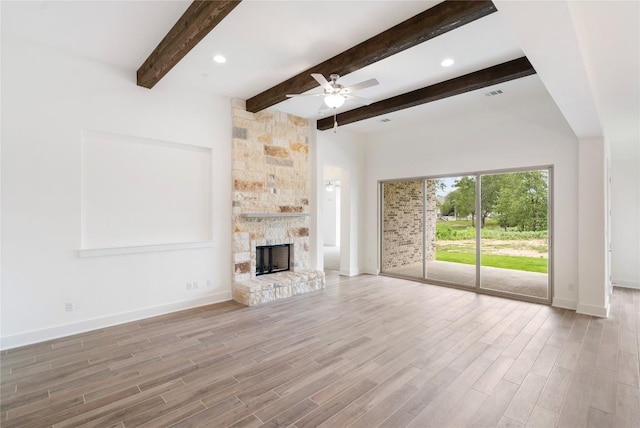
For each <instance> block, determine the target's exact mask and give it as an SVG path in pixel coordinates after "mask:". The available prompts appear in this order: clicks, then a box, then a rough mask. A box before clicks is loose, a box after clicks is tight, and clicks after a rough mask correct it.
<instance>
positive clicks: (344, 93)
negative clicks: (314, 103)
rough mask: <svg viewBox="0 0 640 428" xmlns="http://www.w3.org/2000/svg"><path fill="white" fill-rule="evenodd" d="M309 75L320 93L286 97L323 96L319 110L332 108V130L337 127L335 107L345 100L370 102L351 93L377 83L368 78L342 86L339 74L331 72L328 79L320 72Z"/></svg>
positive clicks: (340, 105)
mask: <svg viewBox="0 0 640 428" xmlns="http://www.w3.org/2000/svg"><path fill="white" fill-rule="evenodd" d="M311 77H313V78H314V79H315V80H316V82H318V83H319V84H320V87H321V88H322V93H315V94H290V95H287V97H290V98H291V97H319V96H321V97H323V101H324V103H323V105H322V106H321V107H320V110H324V107H325V106H326V107H328V108H330V109H333V117H334V126H333V132H336V130H337V128H338V122H337V121H336V120H335V118H336V109H339V108H340V107H342V106H343V105H344V103H345V101H347V100H351V101H355V102H357V103H359V104H364V105H369V104H371V103H372V100H369V99H366V98H362V97H357V96H355V95H352V93H353V92H355V91H359V90H361V89H365V88H369V87H371V86H375V85H377V84H378V80H376V79H369V80H365V81H363V82H360V83H356V84H355V85H351V86H347V87H344V86H343V85H341V84H339V83H338V79H339V78H340V75H339V74H332V75H330V76H329V79H331V80H330V81H329V80H327V79H326V78H325V77H324V76H323V75H322V74H320V73H311Z"/></svg>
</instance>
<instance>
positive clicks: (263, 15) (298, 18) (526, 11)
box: [0, 0, 640, 144]
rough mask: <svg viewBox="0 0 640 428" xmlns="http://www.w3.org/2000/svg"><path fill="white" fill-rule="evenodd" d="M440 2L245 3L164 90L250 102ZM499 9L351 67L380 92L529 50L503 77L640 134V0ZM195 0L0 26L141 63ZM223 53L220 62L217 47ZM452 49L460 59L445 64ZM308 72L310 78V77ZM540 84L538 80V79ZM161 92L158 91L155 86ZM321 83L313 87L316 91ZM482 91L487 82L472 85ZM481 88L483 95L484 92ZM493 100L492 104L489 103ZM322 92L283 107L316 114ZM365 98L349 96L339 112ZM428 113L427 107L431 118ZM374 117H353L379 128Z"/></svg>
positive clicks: (6, 12) (348, 79)
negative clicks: (513, 72) (524, 75)
mask: <svg viewBox="0 0 640 428" xmlns="http://www.w3.org/2000/svg"><path fill="white" fill-rule="evenodd" d="M437 3H439V1H400V0H398V1H395V0H386V1H368V0H363V1H339V2H338V1H330V0H298V1H266V0H265V1H258V0H244V1H243V2H242V3H241V4H240V5H239V6H238V7H236V8H235V9H234V10H233V11H232V12H231V14H230V15H229V16H227V18H225V19H224V20H223V21H222V23H221V24H220V25H218V26H217V27H216V28H215V29H214V30H213V31H212V32H211V33H210V34H209V35H208V36H207V37H206V38H205V39H204V40H203V41H202V42H201V43H200V44H199V45H198V46H196V48H194V49H193V50H192V51H191V52H190V53H189V54H188V55H187V56H186V57H185V58H184V59H183V60H182V61H181V62H180V63H179V64H178V65H177V66H176V67H175V68H174V69H173V70H171V71H170V72H169V73H168V74H167V75H166V76H165V77H164V78H163V79H162V80H161V81H160V82H159V83H158V85H157V86H156V87H167V88H172V87H176V88H178V87H190V88H195V89H197V90H203V91H207V92H211V93H214V94H218V95H222V96H227V97H232V98H241V99H246V98H249V97H251V96H253V95H256V94H257V93H259V92H261V91H263V90H266V89H268V88H270V87H271V86H273V85H275V84H277V83H279V82H281V81H283V80H286V79H287V78H289V77H291V76H293V75H295V74H297V73H299V72H301V71H303V70H305V69H307V68H309V67H311V66H313V65H315V64H317V63H320V62H322V61H324V60H326V59H328V58H330V57H332V56H334V55H336V54H338V53H340V52H342V51H344V50H345V49H347V48H349V47H351V46H353V45H355V44H357V43H360V42H362V41H364V40H366V39H368V38H370V37H372V36H374V35H376V34H378V33H380V32H381V31H383V30H385V29H387V28H389V27H391V26H393V25H395V24H397V23H399V22H401V21H403V20H405V19H407V18H409V17H411V16H414V15H415V14H417V13H419V12H421V11H423V10H425V9H427V8H429V7H431V6H433V5H435V4H437ZM495 3H496V5H497V7H498V9H499V12H497V13H494V14H492V15H489V16H487V17H485V18H482V19H480V20H478V21H476V22H474V23H471V24H469V25H466V26H464V27H462V28H460V29H457V30H454V31H452V32H449V33H447V34H445V35H442V36H440V37H437V38H435V39H433V40H430V41H428V42H425V43H423V44H422V45H419V46H417V47H414V48H412V49H409V50H407V51H404V52H403V53H400V54H398V55H394V56H393V57H391V58H387V59H385V60H383V61H379V62H378V63H375V64H372V65H370V66H368V67H366V68H363V69H361V70H358V71H357V72H354V73H352V74H351V75H349V76H345V77H344V79H343V81H342V83H344V84H347V85H348V84H352V83H357V82H359V81H361V80H365V79H369V78H372V77H375V78H377V79H378V80H379V81H380V85H378V86H376V87H372V88H369V89H366V90H363V91H361V92H359V93H358V95H362V96H365V97H370V98H372V99H374V100H379V99H383V98H387V97H389V96H393V95H396V94H399V93H402V92H405V91H408V90H411V89H416V88H419V87H422V86H426V85H429V84H433V83H436V82H438V81H442V80H446V79H449V78H452V77H456V76H459V75H461V74H465V73H468V72H470V71H473V70H476V69H480V68H484V67H488V66H491V65H494V64H497V63H500V62H504V61H506V60H509V59H513V58H517V57H519V56H521V55H522V52H524V53H526V55H527V56H528V57H529V59H530V60H531V62H532V64H533V65H534V67H535V68H536V69H537V70H538V74H539V75H538V77H535V78H533V79H526V80H523V79H520V80H523V82H522V83H515V82H509V83H507V84H505V85H507V87H508V88H509V91H510V93H511V94H512V95H509V96H514V95H515V94H513V92H514V91H522V94H527V93H529V92H527V91H532V90H534V91H537V92H536V93H537V94H540V93H546V91H547V90H548V92H549V93H550V94H551V96H552V97H553V99H554V101H555V102H556V104H557V105H558V107H559V108H560V110H561V111H562V114H563V115H564V116H565V118H566V119H567V121H568V122H569V124H570V125H571V126H572V128H573V129H574V132H576V135H578V136H580V137H584V136H595V135H599V134H601V133H602V130H603V129H604V130H605V132H606V133H607V135H608V136H610V137H611V138H612V139H613V140H620V141H631V142H635V144H637V142H638V139H639V138H640V125H639V124H638V121H639V119H638V117H640V108H639V105H638V104H639V103H640V101H639V100H640V87H639V83H638V82H639V81H640V77H639V76H640V66H639V64H640V61H639V57H640V53H639V52H640V49H639V46H638V44H639V40H640V35H639V28H640V24H639V20H640V13H639V5H640V3H639V2H638V1H635V0H631V1H619V2H609V1H606V0H602V1H591V2H567V1H564V0H562V1H560V0H558V1H547V2H543V1H518V2H515V1H510V0H495ZM189 4H190V1H73V2H57V1H40V2H24V1H16V2H13V1H6V0H3V1H2V2H0V6H1V8H2V33H3V36H4V35H5V34H17V35H20V36H22V37H25V38H28V39H31V40H35V41H37V42H40V43H43V44H46V45H49V46H52V47H56V48H60V49H64V50H66V51H70V52H74V53H76V54H79V55H81V56H84V57H88V58H93V59H95V60H97V61H101V62H104V63H108V64H111V65H115V66H117V67H121V68H125V69H127V70H130V72H131V79H132V82H135V71H136V70H137V68H138V67H139V66H140V65H141V64H142V63H143V61H144V60H145V59H146V57H147V56H148V54H149V53H150V52H151V51H152V50H153V49H154V48H155V46H156V45H157V44H158V42H159V41H160V40H161V39H162V37H163V36H164V35H165V34H166V33H167V31H168V30H169V29H170V28H171V26H172V25H173V24H174V23H175V22H176V20H177V19H178V18H179V17H180V15H181V14H182V13H183V12H184V10H185V9H186V8H187V7H188V5H189ZM217 53H222V54H224V55H225V56H226V57H227V59H228V61H227V63H226V64H224V65H219V64H216V63H214V62H213V61H212V60H211V58H212V56H213V55H214V54H217ZM444 57H453V58H455V60H456V63H455V64H454V66H452V67H450V68H447V69H444V68H441V67H440V65H439V63H440V61H441V60H442V59H444ZM310 79H311V77H310ZM540 81H542V83H543V84H544V86H543V85H540V84H534V83H531V82H540ZM152 90H153V89H152ZM311 92H313V91H311ZM476 92H477V93H480V94H482V93H483V91H482V90H480V91H476ZM477 93H476V95H478V94H477ZM504 99H507V98H506V97H505V98H504ZM470 100H475V101H473V103H480V104H478V108H482V105H481V103H486V102H490V101H489V99H488V98H486V99H485V98H483V97H482V96H476V97H475V98H474V97H472V96H466V95H461V96H457V97H454V98H453V99H449V100H446V101H445V100H443V101H437V102H435V103H432V104H431V106H429V107H425V106H421V107H415V108H412V109H407V110H404V111H402V112H397V113H394V114H393V115H394V120H393V121H392V122H390V123H387V124H385V126H386V127H387V128H386V129H389V127H392V126H399V125H398V124H400V123H401V124H402V126H407V125H410V124H411V123H416V122H417V121H420V122H424V121H425V120H430V116H431V117H433V118H434V119H435V118H436V117H437V115H438V114H440V113H439V111H440V110H444V108H443V109H438V108H437V107H438V106H442V107H444V106H446V110H447V111H453V110H455V109H456V108H459V109H463V107H464V105H465V103H469V102H470ZM491 102H495V101H491ZM319 104H320V102H319V98H315V97H309V98H297V99H294V100H288V101H285V102H283V103H280V104H279V105H277V106H276V107H277V108H278V109H281V110H283V111H287V112H290V113H294V114H298V115H301V116H303V117H311V118H317V117H320V116H319V115H318V105H319ZM354 107H357V105H355V104H351V105H345V106H344V107H343V109H342V110H344V109H350V108H354ZM425 114H428V115H427V116H425ZM429 115H430V116H429ZM379 120H380V118H374V119H370V120H367V121H363V122H360V123H357V124H352V125H349V128H350V129H353V130H355V131H358V132H376V131H377V130H379V129H380V126H381V125H382V124H381V123H380V121H379Z"/></svg>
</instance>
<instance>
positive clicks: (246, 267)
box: [232, 101, 324, 304]
mask: <svg viewBox="0 0 640 428" xmlns="http://www.w3.org/2000/svg"><path fill="white" fill-rule="evenodd" d="M309 131H310V128H309V121H308V120H306V119H303V118H300V117H297V116H293V115H290V114H287V113H283V112H278V111H262V112H259V113H255V114H254V113H250V112H247V111H246V110H245V105H244V102H242V101H234V104H233V143H232V144H233V160H232V162H233V164H232V186H233V188H232V210H233V213H232V217H233V249H232V251H233V280H234V284H236V285H237V286H236V285H234V295H240V294H242V293H244V292H245V291H247V290H249V288H247V287H243V286H242V285H241V284H240V283H242V282H246V281H253V280H255V267H256V252H255V248H256V246H263V245H276V244H293V248H292V251H293V256H292V259H293V263H292V266H291V270H292V271H293V272H304V271H306V270H308V269H309V225H310V221H309ZM298 214H299V215H298ZM247 215H250V216H251V217H247ZM268 276H269V275H268ZM279 277H281V278H285V277H286V278H291V277H292V276H291V275H288V276H287V275H279ZM320 277H321V279H322V281H321V283H322V284H321V286H322V287H323V286H324V276H323V275H316V276H314V277H313V278H314V281H311V280H309V283H310V284H311V282H313V284H311V285H310V286H309V287H310V288H309V291H311V290H315V289H318V288H322V287H321V286H320V285H319V283H318V281H316V279H318V278H320ZM295 278H303V279H304V276H302V277H300V276H297V277H295ZM264 281H265V280H264V279H263V280H262V282H264ZM303 282H304V281H303ZM275 286H276V287H277V286H278V285H277V284H276V285H275ZM301 287H302V289H304V285H299V286H297V290H298V291H299V290H300V289H301ZM256 290H257V289H256ZM254 291H255V290H254ZM262 294H264V295H265V296H266V297H265V298H264V299H262V300H261V299H260V298H257V295H254V296H253V297H246V296H245V297H246V299H245V298H244V297H243V298H242V299H241V300H243V303H245V304H246V302H248V301H251V302H252V304H257V303H261V302H264V301H268V300H271V297H273V298H276V297H278V298H280V297H286V296H285V295H284V294H287V293H284V294H283V295H278V296H276V295H275V294H274V295H273V296H271V294H270V293H262ZM272 294H273V293H272ZM289 295H291V294H289ZM265 299H266V300H265Z"/></svg>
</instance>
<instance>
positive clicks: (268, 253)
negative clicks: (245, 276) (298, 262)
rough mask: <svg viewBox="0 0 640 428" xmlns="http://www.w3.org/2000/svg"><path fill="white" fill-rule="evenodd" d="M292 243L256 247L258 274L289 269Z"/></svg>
mask: <svg viewBox="0 0 640 428" xmlns="http://www.w3.org/2000/svg"><path fill="white" fill-rule="evenodd" d="M290 260H291V244H281V245H265V246H262V247H256V276H258V275H266V274H269V273H275V272H283V271H287V270H289V265H290Z"/></svg>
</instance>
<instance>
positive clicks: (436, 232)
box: [425, 175, 476, 287]
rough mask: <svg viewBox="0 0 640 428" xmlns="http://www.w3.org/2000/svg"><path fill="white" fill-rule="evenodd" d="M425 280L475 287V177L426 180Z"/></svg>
mask: <svg viewBox="0 0 640 428" xmlns="http://www.w3.org/2000/svg"><path fill="white" fill-rule="evenodd" d="M426 183H427V186H426V188H427V216H426V219H425V229H426V231H427V239H426V244H427V245H426V259H425V261H426V276H425V279H427V280H431V281H437V282H443V283H448V284H455V285H459V286H464V287H475V286H476V221H475V220H476V219H475V199H476V177H475V176H473V175H469V176H456V177H442V178H433V179H427V180H426Z"/></svg>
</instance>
